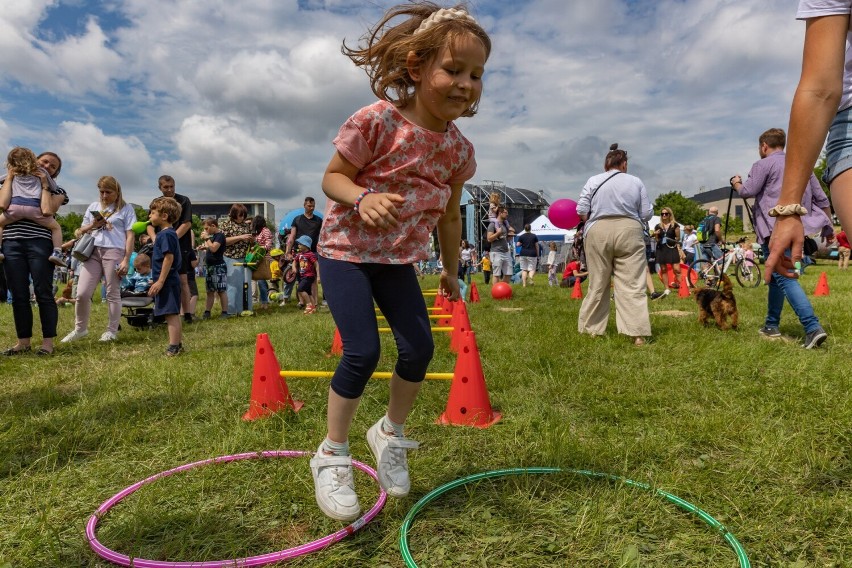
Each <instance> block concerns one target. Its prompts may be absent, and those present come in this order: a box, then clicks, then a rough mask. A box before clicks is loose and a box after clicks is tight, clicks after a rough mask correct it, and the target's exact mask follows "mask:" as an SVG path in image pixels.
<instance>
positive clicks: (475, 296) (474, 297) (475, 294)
mask: <svg viewBox="0 0 852 568" xmlns="http://www.w3.org/2000/svg"><path fill="white" fill-rule="evenodd" d="M478 301H479V290H477V289H476V282H471V283H470V303H475V302H478Z"/></svg>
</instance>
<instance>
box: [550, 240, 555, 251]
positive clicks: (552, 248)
mask: <svg viewBox="0 0 852 568" xmlns="http://www.w3.org/2000/svg"><path fill="white" fill-rule="evenodd" d="M550 250H556V243H554V242H551V243H550Z"/></svg>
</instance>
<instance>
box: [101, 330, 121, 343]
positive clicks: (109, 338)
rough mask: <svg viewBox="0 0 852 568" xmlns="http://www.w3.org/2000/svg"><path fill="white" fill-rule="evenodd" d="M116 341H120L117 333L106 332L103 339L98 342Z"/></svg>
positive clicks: (102, 336)
mask: <svg viewBox="0 0 852 568" xmlns="http://www.w3.org/2000/svg"><path fill="white" fill-rule="evenodd" d="M116 339H118V335H116V334H115V333H113V332H111V331H105V332H104V333H103V335H101V338H100V339H99V340H98V341H104V342H106V341H115V340H116Z"/></svg>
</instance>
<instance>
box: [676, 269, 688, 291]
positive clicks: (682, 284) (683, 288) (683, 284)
mask: <svg viewBox="0 0 852 568" xmlns="http://www.w3.org/2000/svg"><path fill="white" fill-rule="evenodd" d="M677 295H678V297H680V298H689V282H687V280H686V270H684V269H683V265H681V267H680V288H678V290H677Z"/></svg>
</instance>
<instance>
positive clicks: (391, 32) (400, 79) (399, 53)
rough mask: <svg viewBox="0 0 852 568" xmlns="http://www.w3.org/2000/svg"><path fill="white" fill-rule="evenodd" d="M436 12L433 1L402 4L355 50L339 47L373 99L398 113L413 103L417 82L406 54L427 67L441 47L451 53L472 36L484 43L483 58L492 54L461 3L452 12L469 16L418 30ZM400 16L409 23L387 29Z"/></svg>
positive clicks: (476, 104)
mask: <svg viewBox="0 0 852 568" xmlns="http://www.w3.org/2000/svg"><path fill="white" fill-rule="evenodd" d="M438 10H441V7H440V6H438V5H437V4H434V3H432V2H416V3H410V4H400V5H399V6H396V7H394V8H391V9H390V10H388V11H387V12H385V15H384V16H383V17H382V19H381V21H380V22H379V23H378V24H376V25H375V27H373V28H372V29H370V30H368V31H367V33H366V34H365V35H364V36H362V37H361V45H360V46H359V47H358V48H355V49H353V48H350V47H348V46H347V45H346V41H344V42H343V45H342V47H341V51H342V52H343V54H344V55H346V56H347V57H348V58H349V59H351V60H352V62H353V63H355V65H357V66H358V67H363V68H364V70H365V71H366V72H367V75H368V76H369V77H370V86H371V87H372V89H373V93H375V94H376V96H377V97H379V98H380V99H382V100H385V101H388V102H391V103H393V104H394V105H395V106H396V107H397V108H405V107H406V106H408V104H409V103H410V102H411V100H412V99H413V97H414V89H415V83H414V81H413V80H412V79H411V77H410V76H409V74H408V54H409V52H413V53H414V54H415V56H416V58H417V62H418V64H419V65H428V64H429V63H431V62H432V60H433V59H434V58H435V57H436V56H437V55H438V51H440V49H441V48H443V47H445V46H448V47H449V48H450V51H451V52H452V48H453V46H454V45H455V44H456V42H457V41H458V40H459V38H461V37H463V36H466V35H473V36H474V37H476V38H477V39H479V41H481V42H482V46H483V47H484V48H485V58H486V59H487V58H488V56H489V55H490V54H491V38H489V37H488V34H487V33H485V30H483V29H482V28H481V27H480V26H479V24H477V23H476V21H474V20H473V18H471V17H470V16H469V15H467V9H466V8H465V7H464V5H462V4H458V5H456V6H455V7H454V8H453V10H456V11H461V12H464V13H465V16H467V17H463V16H460V17H449V18H446V19H433V20H431V21H430V22H427V25H426V26H423V27H422V28H421V24H422V23H423V22H424V21H425V20H427V18H429V16H431V15H432V14H434V13H435V12H437V11H438ZM456 13H458V12H456ZM404 16H408V18H407V19H406V20H404V21H402V22H400V23H398V24H395V25H391V20H394V19H396V18H399V17H404ZM415 32H416V33H415ZM478 107H479V101H478V100H477V101H476V102H474V103H473V105H471V107H470V108H469V109H468V110H467V111H465V112H464V113H463V114H462V116H473V115H475V114H476V111H477V108H478Z"/></svg>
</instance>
